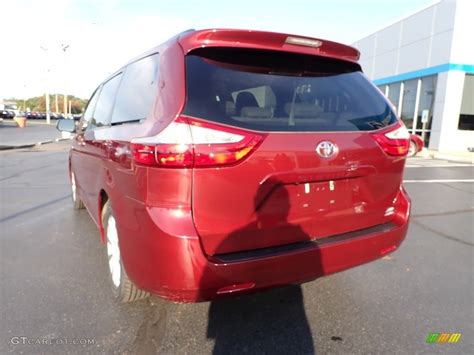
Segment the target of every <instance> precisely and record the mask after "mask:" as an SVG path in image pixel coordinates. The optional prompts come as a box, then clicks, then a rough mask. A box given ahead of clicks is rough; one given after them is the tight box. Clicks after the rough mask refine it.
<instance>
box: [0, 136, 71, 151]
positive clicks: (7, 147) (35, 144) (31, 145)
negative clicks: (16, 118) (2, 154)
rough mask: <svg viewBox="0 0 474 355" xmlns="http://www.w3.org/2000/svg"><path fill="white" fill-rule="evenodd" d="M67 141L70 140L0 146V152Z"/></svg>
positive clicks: (59, 139)
mask: <svg viewBox="0 0 474 355" xmlns="http://www.w3.org/2000/svg"><path fill="white" fill-rule="evenodd" d="M68 140H71V138H55V139H48V140H45V141H40V142H36V143H27V144H19V145H0V150H13V149H25V148H33V147H39V146H41V145H43V144H50V143H55V142H62V141H68Z"/></svg>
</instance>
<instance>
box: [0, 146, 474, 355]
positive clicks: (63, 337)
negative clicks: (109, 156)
mask: <svg viewBox="0 0 474 355" xmlns="http://www.w3.org/2000/svg"><path fill="white" fill-rule="evenodd" d="M68 146H69V143H68V142H61V143H53V144H49V145H46V146H41V147H37V148H33V149H23V150H11V151H3V152H0V167H1V169H0V182H1V183H0V199H1V204H0V257H1V258H0V289H1V299H0V309H1V315H0V328H1V329H0V335H1V336H0V353H9V352H22V353H65V352H67V353H84V352H89V353H91V352H97V351H101V352H107V353H110V352H118V353H136V352H140V353H150V352H160V353H180V354H181V353H189V354H194V353H198V354H207V353H212V352H214V353H314V352H316V353H320V354H326V353H334V354H346V353H351V354H375V353H383V354H399V353H429V354H431V353H445V352H448V353H453V354H467V353H472V350H473V349H474V326H473V325H474V306H473V299H474V294H473V293H474V279H473V269H474V268H473V266H474V265H473V259H474V256H473V255H474V254H473V245H474V241H473V239H474V237H473V230H474V226H473V223H474V218H473V217H474V216H473V214H474V213H473V211H474V207H473V205H474V182H473V180H474V168H473V166H472V165H466V164H459V163H450V162H447V161H440V160H430V159H423V158H414V159H410V160H409V161H408V163H407V168H406V172H405V180H406V188H407V190H408V191H409V193H410V196H411V198H412V201H413V208H412V219H411V225H410V229H409V233H408V236H407V239H406V241H405V242H404V244H403V245H402V247H401V248H400V250H398V251H397V252H395V253H394V254H391V255H389V256H386V257H384V258H383V259H381V260H379V261H376V262H373V263H370V264H367V265H363V266H360V267H357V268H354V269H351V270H349V271H345V272H342V273H339V274H336V275H332V276H329V277H326V278H322V279H319V280H316V281H314V282H311V283H307V284H304V285H302V286H301V287H300V286H292V287H287V288H283V289H276V290H272V291H269V292H266V293H261V294H256V295H248V296H242V297H239V298H235V299H229V300H223V301H216V302H212V303H209V302H206V303H199V304H174V303H170V302H167V301H163V300H161V299H158V298H156V297H152V298H150V299H148V300H144V301H139V302H136V303H133V304H115V303H114V302H113V300H112V299H111V295H110V293H109V289H108V284H107V279H106V277H107V274H106V267H107V266H106V262H105V256H104V250H103V248H102V246H101V244H100V240H99V234H98V231H97V230H96V227H95V225H94V223H93V222H92V220H91V219H90V218H89V216H88V214H87V212H86V211H85V210H82V211H79V212H77V211H74V210H73V209H72V206H71V201H70V197H69V184H68V179H67V170H66V167H67V165H66V163H67V150H68ZM429 333H461V334H462V337H461V339H460V341H459V342H458V343H457V344H427V343H426V338H427V336H428V334H429ZM38 340H39V342H40V344H37V343H38ZM75 342H79V344H74V343H75ZM28 343H30V344H28ZM80 343H82V344H80Z"/></svg>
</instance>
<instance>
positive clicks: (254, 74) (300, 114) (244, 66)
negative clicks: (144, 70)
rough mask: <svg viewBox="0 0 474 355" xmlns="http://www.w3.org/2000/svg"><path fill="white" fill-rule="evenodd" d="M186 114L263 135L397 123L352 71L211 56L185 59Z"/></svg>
mask: <svg viewBox="0 0 474 355" xmlns="http://www.w3.org/2000/svg"><path fill="white" fill-rule="evenodd" d="M186 79H187V103H186V107H185V110H184V114H186V115H189V116H193V117H199V118H203V119H207V120H211V121H216V122H221V123H225V124H229V125H233V126H238V127H244V128H249V129H254V130H260V131H370V130H375V129H378V128H382V127H385V126H387V125H389V124H392V123H394V122H395V121H396V116H395V114H394V113H393V112H392V110H391V108H390V106H389V104H388V102H387V101H386V100H385V98H384V97H383V95H382V94H381V93H380V92H379V91H378V90H377V88H376V87H375V86H373V85H372V84H371V83H370V82H369V81H368V80H367V79H366V77H365V76H364V75H363V74H362V72H360V68H359V67H358V65H356V64H351V63H346V62H342V61H336V60H332V59H331V60H330V59H324V58H318V57H316V56H303V55H296V54H290V53H283V54H281V53H269V52H265V51H249V50H238V51H237V50H227V51H226V50H222V49H221V50H218V49H212V50H207V51H203V52H202V53H198V54H196V53H193V54H191V55H188V56H187V58H186Z"/></svg>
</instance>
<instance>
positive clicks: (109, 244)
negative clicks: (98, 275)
mask: <svg viewBox="0 0 474 355" xmlns="http://www.w3.org/2000/svg"><path fill="white" fill-rule="evenodd" d="M102 225H103V226H104V233H105V237H106V249H107V260H108V266H109V279H110V280H111V281H112V290H113V293H114V296H115V298H116V299H117V301H119V302H132V301H136V300H140V299H143V298H146V297H148V295H149V293H148V292H145V291H142V290H140V289H138V288H137V287H136V286H135V285H134V284H133V283H132V281H130V279H129V278H128V276H127V273H126V272H125V268H124V267H123V263H122V258H121V253H120V246H119V237H118V231H117V223H116V220H115V216H114V213H113V211H112V208H111V207H110V202H108V201H107V202H106V203H105V205H104V208H103V210H102Z"/></svg>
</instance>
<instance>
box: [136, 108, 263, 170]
mask: <svg viewBox="0 0 474 355" xmlns="http://www.w3.org/2000/svg"><path fill="white" fill-rule="evenodd" d="M262 140H263V135H260V134H256V133H250V132H247V131H244V130H240V129H236V128H229V127H224V126H220V125H217V124H213V123H209V122H203V121H199V120H196V119H193V118H190V117H185V116H181V117H179V118H178V119H177V120H175V121H174V122H172V123H170V124H169V125H168V126H167V127H166V128H165V129H164V130H163V131H161V132H160V133H159V134H158V135H156V136H154V137H145V138H136V139H133V140H132V142H131V146H132V151H133V159H134V161H135V163H136V164H139V165H146V166H157V167H170V168H190V167H213V166H225V165H232V164H236V163H238V162H239V161H241V160H242V159H244V158H245V157H246V156H248V155H249V154H250V152H251V151H253V150H254V149H255V148H256V147H257V146H258V144H260V142H261V141H262Z"/></svg>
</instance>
